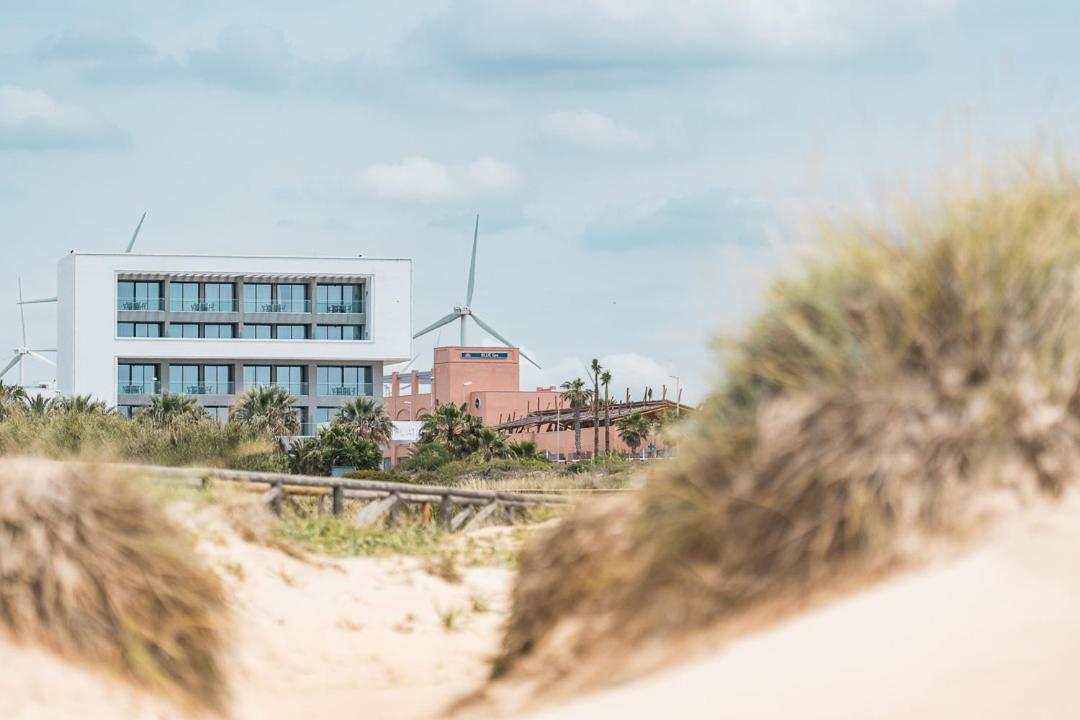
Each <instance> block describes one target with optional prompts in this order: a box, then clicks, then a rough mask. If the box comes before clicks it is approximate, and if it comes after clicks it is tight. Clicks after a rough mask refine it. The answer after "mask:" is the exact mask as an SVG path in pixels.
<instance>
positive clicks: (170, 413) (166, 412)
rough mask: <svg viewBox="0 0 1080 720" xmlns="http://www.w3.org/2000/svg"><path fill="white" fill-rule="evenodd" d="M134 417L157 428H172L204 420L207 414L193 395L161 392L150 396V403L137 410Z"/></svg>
mask: <svg viewBox="0 0 1080 720" xmlns="http://www.w3.org/2000/svg"><path fill="white" fill-rule="evenodd" d="M136 417H137V418H140V419H143V420H147V421H149V422H150V423H152V424H153V425H155V426H157V427H159V428H162V429H172V428H175V427H177V426H178V425H182V424H185V423H190V422H198V421H199V420H204V419H206V418H208V417H209V416H208V415H207V414H206V410H204V409H203V407H202V405H199V403H198V401H197V400H195V398H193V397H189V396H187V395H176V394H173V393H162V394H160V395H155V396H154V397H152V398H151V399H150V404H149V405H147V406H146V407H144V408H142V409H141V410H139V412H138V413H137V414H136Z"/></svg>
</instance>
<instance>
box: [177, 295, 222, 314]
mask: <svg viewBox="0 0 1080 720" xmlns="http://www.w3.org/2000/svg"><path fill="white" fill-rule="evenodd" d="M237 307H238V305H237V302H236V300H187V299H185V298H169V310H171V311H172V312H219V313H220V312H236V309H237Z"/></svg>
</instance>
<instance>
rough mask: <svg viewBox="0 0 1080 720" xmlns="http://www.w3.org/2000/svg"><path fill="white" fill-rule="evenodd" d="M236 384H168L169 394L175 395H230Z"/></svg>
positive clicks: (205, 382)
mask: <svg viewBox="0 0 1080 720" xmlns="http://www.w3.org/2000/svg"><path fill="white" fill-rule="evenodd" d="M235 387H236V383H234V382H232V381H231V380H230V381H227V382H226V381H218V380H203V381H200V382H181V381H178V380H174V381H172V382H170V383H169V392H171V393H173V394H176V395H232V394H233V390H234V389H235Z"/></svg>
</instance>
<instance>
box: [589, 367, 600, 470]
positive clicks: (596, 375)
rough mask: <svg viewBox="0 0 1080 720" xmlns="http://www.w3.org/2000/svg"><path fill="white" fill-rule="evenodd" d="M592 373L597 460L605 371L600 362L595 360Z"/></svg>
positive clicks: (593, 452) (594, 435) (594, 446)
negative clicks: (601, 375)
mask: <svg viewBox="0 0 1080 720" xmlns="http://www.w3.org/2000/svg"><path fill="white" fill-rule="evenodd" d="M589 369H590V370H591V371H592V379H593V396H592V456H593V457H594V458H595V457H596V456H597V455H599V454H600V408H599V406H598V403H599V402H600V371H601V370H603V368H602V367H600V361H599V360H597V359H596V358H593V360H592V365H590V366H589Z"/></svg>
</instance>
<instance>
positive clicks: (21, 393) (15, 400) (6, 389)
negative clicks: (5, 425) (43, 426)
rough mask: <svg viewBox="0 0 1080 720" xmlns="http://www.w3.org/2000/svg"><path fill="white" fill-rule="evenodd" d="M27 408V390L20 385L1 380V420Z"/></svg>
mask: <svg viewBox="0 0 1080 720" xmlns="http://www.w3.org/2000/svg"><path fill="white" fill-rule="evenodd" d="M25 409H26V390H24V389H23V388H22V387H20V386H19V385H5V384H4V381H3V380H0V420H6V419H7V418H9V417H10V416H12V415H14V414H16V413H20V412H22V411H23V410H25Z"/></svg>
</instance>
